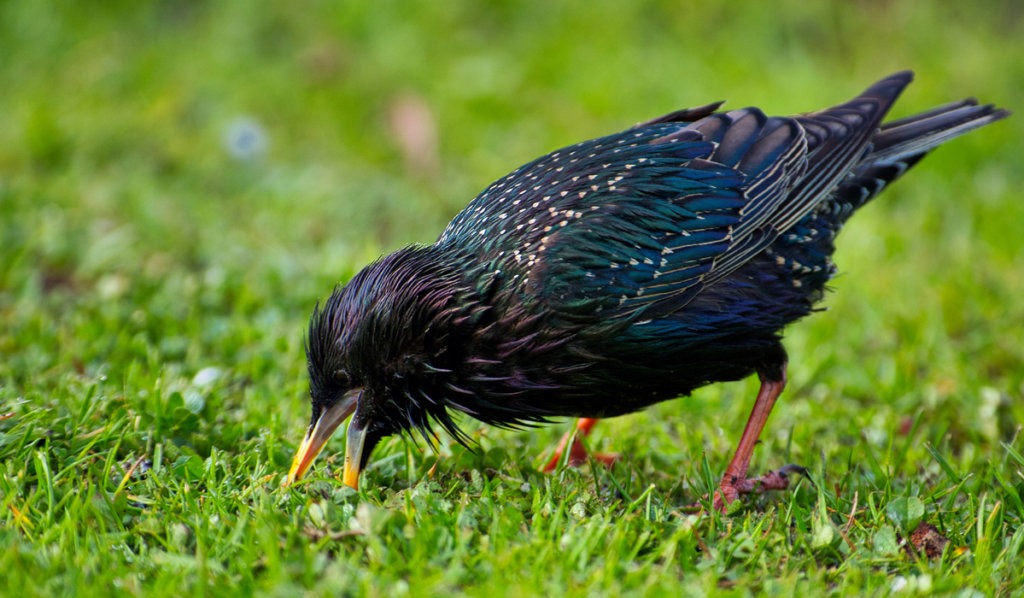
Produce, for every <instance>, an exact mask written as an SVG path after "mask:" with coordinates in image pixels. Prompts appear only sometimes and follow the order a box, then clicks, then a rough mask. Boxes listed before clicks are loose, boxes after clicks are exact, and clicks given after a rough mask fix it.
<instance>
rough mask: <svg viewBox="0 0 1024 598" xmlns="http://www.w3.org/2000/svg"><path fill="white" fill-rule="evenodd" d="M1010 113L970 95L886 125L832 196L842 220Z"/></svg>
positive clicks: (873, 138) (840, 220)
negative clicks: (940, 151) (935, 153)
mask: <svg viewBox="0 0 1024 598" xmlns="http://www.w3.org/2000/svg"><path fill="white" fill-rule="evenodd" d="M1009 115H1010V112H1009V111H1008V110H1004V109H1001V108H996V107H995V106H993V105H991V104H985V105H978V102H977V100H975V99H974V98H967V99H964V100H961V101H959V102H952V103H949V104H945V105H942V106H938V107H936V108H933V109H931V110H928V111H926V112H922V113H920V114H915V115H913V116H908V117H906V118H901V119H898V120H893V121H889V122H887V123H885V124H883V125H882V127H881V129H879V131H878V133H876V134H875V136H874V137H872V138H871V150H870V151H868V153H867V154H866V155H865V156H864V158H862V159H861V161H860V163H859V164H858V165H857V166H856V167H854V168H853V169H851V171H850V175H849V176H848V177H847V178H846V180H844V181H843V182H842V183H840V184H839V186H838V187H836V190H835V191H834V192H833V194H832V198H831V201H832V202H834V204H836V205H835V206H834V208H833V209H837V211H838V215H839V222H840V223H841V222H843V221H845V220H846V219H847V218H849V216H850V215H851V214H853V212H855V211H856V210H857V208H859V207H861V206H862V205H864V204H865V203H867V202H868V201H870V200H871V198H873V197H875V196H876V195H878V194H879V193H881V192H882V190H883V189H885V188H886V187H887V186H888V185H889V184H890V183H892V182H893V181H895V180H896V179H898V178H899V177H901V176H903V173H905V172H906V171H907V170H909V169H910V168H911V167H913V166H914V165H915V164H917V163H918V162H919V161H920V160H921V159H922V158H924V156H925V155H926V154H927V153H928V152H930V151H931V150H933V149H935V148H936V147H938V146H940V145H942V144H943V143H945V142H947V141H949V140H950V139H953V138H954V137H959V136H960V135H963V134H964V133H967V132H969V131H973V130H974V129H977V128H979V127H983V126H985V125H987V124H989V123H992V122H995V121H997V120H1000V119H1003V118H1006V117H1007V116H1009Z"/></svg>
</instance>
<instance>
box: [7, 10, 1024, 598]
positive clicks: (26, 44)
mask: <svg viewBox="0 0 1024 598" xmlns="http://www.w3.org/2000/svg"><path fill="white" fill-rule="evenodd" d="M359 4H360V3H328V2H324V3H317V5H313V6H309V7H308V8H306V9H302V10H297V9H296V7H295V6H294V5H292V4H289V3H283V2H282V3H245V2H224V3H201V2H181V1H178V2H161V3H150V4H144V3H133V2H119V3H113V4H104V5H103V6H100V5H96V4H94V3H88V4H81V5H80V4H73V3H72V4H65V6H64V7H63V10H57V9H56V8H53V7H48V5H47V4H46V3H26V2H13V3H4V4H3V5H2V6H0V47H3V48H5V49H6V50H5V51H4V54H5V56H4V58H3V60H2V61H0V89H3V92H2V93H0V114H2V115H3V118H2V119H0V322H2V324H0V467H2V479H0V570H2V571H4V574H3V575H2V576H0V594H12V593H14V592H18V593H19V595H54V594H83V595H92V594H96V593H98V592H109V591H111V590H113V591H115V592H116V593H118V594H129V595H130V594H138V595H147V596H153V595H164V594H166V595H175V596H177V595H181V594H182V593H195V594H202V593H206V592H209V593H222V592H225V591H234V592H239V593H242V594H257V593H258V594H273V595H282V594H285V593H293V592H303V593H309V594H313V595H353V594H356V595H358V594H369V595H396V594H403V593H407V594H412V595H437V594H446V595H458V594H465V595H487V596H498V595H502V596H504V595H510V596H511V595H523V594H538V595H568V596H594V595H613V596H614V595H635V594H661V593H664V592H672V593H673V594H675V595H679V594H680V593H681V594H682V595H705V594H718V593H725V594H736V595H747V594H755V593H764V594H779V595H793V594H794V593H796V592H801V593H805V594H811V595H818V594H824V593H831V594H834V595H851V596H853V595H856V596H860V595H864V594H874V595H886V594H888V593H890V592H897V591H899V592H905V593H914V592H918V593H928V592H938V593H941V594H952V595H961V596H974V595H996V594H1009V593H1012V591H1013V590H1015V589H1016V590H1019V588H1020V587H1021V586H1022V584H1024V573H1022V570H1021V568H1020V567H1019V564H1015V563H1016V561H1017V560H1018V559H1019V558H1020V553H1021V551H1022V548H1024V528H1022V518H1024V497H1022V490H1024V479H1022V471H1024V456H1022V453H1024V441H1022V439H1021V438H1020V428H1019V422H1021V421H1024V401H1022V398H1024V368H1022V365H1021V364H1022V363H1024V344H1022V342H1021V339H1024V301H1022V300H1021V297H1022V296H1024V241H1022V239H1024V234H1022V232H1024V225H1022V224H1021V223H1022V222H1024V203H1022V202H1021V201H1020V199H1019V196H1018V190H1019V189H1020V188H1022V186H1024V161H1022V158H1021V156H1024V142H1022V141H1021V140H1022V139H1024V119H1022V115H1020V114H1018V115H1017V116H1015V117H1013V118H1011V119H1010V120H1008V121H1005V122H1002V123H999V124H996V125H993V126H991V127H988V128H986V129H984V130H981V131H977V132H975V133H972V134H971V135H970V136H968V137H967V138H964V139H959V140H957V141H955V142H953V143H950V144H949V145H948V146H946V147H943V148H942V149H940V150H938V151H937V152H935V154H934V155H933V156H930V157H928V158H927V159H926V160H925V161H924V162H923V163H922V164H921V165H920V166H918V167H917V168H915V170H914V171H913V172H912V173H911V174H910V175H908V176H907V177H906V179H905V180H903V181H901V182H899V183H898V184H897V185H895V186H894V187H893V188H892V189H890V190H889V191H887V192H886V193H885V195H883V196H882V197H881V198H879V200H877V202H876V203H874V204H872V205H871V206H869V207H868V208H866V209H865V210H864V211H863V212H862V213H861V214H859V215H858V216H857V217H856V218H854V220H853V221H852V223H851V225H850V226H849V227H848V228H847V230H845V231H844V233H843V235H842V237H841V238H840V240H839V246H840V248H839V252H838V254H837V256H836V261H837V263H838V264H839V266H840V269H841V272H842V274H841V276H839V277H838V278H837V279H836V280H835V281H834V283H833V288H834V291H835V292H833V293H830V294H829V296H828V298H827V300H826V307H827V311H824V312H823V313H818V314H815V315H813V316H812V317H810V318H808V319H807V320H806V321H803V322H801V323H799V324H797V325H795V326H793V327H792V328H791V329H790V330H789V331H788V333H787V340H786V346H787V348H788V350H789V354H790V357H791V367H790V376H789V378H790V381H791V383H790V386H789V388H787V390H786V392H785V394H784V395H783V397H782V399H781V400H780V402H779V405H778V406H777V408H776V411H775V413H774V414H773V416H772V418H771V419H770V420H769V423H768V427H767V430H766V433H765V434H764V436H763V438H762V443H761V444H760V445H759V447H758V449H757V451H756V453H755V457H754V463H753V470H754V471H764V470H766V469H770V468H774V467H778V466H781V465H783V464H785V463H790V462H795V463H800V464H803V465H805V466H807V467H808V468H809V470H810V472H811V475H810V480H803V481H800V482H798V483H797V484H796V485H795V487H794V488H793V490H792V491H791V492H787V493H781V494H775V495H771V496H765V497H761V498H757V499H754V500H751V501H748V502H747V503H746V504H745V505H743V506H741V507H739V508H738V510H736V511H734V512H732V513H729V514H726V515H718V514H713V513H703V514H700V513H692V512H687V511H685V510H684V507H685V506H686V505H688V504H690V503H692V502H694V501H698V500H700V499H701V497H702V496H704V495H705V494H706V493H707V492H708V490H709V489H711V488H712V487H713V486H714V483H715V481H716V476H717V475H718V474H719V472H721V471H722V470H723V469H724V467H725V464H726V463H727V462H728V459H729V457H730V455H731V450H732V447H733V446H734V444H735V442H736V441H737V440H738V438H739V434H740V432H741V430H742V425H743V422H744V420H745V419H746V416H747V413H748V411H749V409H750V405H751V401H752V400H753V396H754V393H755V392H756V380H749V381H745V382H740V383H734V384H726V385H718V386H714V387H711V388H707V389H703V390H701V391H699V392H697V393H696V394H694V395H693V396H692V397H690V398H687V399H683V400H679V401H672V402H668V403H665V404H662V405H659V406H657V407H656V408H653V409H651V410H649V411H647V412H645V413H641V414H636V415H632V416H627V417H623V418H618V419H615V420H611V421H607V422H604V423H602V424H601V425H599V426H598V427H597V428H596V429H595V432H594V435H593V436H592V437H591V438H590V439H589V443H590V445H591V446H592V447H594V448H596V449H598V450H602V451H608V452H617V453H620V454H621V455H622V456H623V458H622V459H621V460H620V461H619V462H618V464H616V465H615V466H614V467H613V468H612V469H610V470H605V469H604V468H602V467H599V466H585V467H582V468H579V469H568V468H566V469H560V470H558V471H557V472H555V473H554V474H551V475H544V474H541V473H538V471H537V469H538V467H539V466H541V465H542V464H543V463H544V460H545V457H546V456H547V455H545V453H544V451H545V448H546V447H550V446H552V445H553V444H554V443H555V442H556V440H557V439H558V438H559V436H560V435H561V433H562V432H563V431H564V430H565V429H567V427H568V425H569V423H568V422H566V423H565V424H564V425H562V426H554V427H547V428H541V429H535V430H527V431H520V432H508V431H499V430H495V429H487V428H483V427H482V426H476V425H475V424H474V423H473V422H471V421H464V422H463V423H464V425H465V426H466V427H467V429H469V430H472V431H473V434H474V438H475V439H476V440H477V441H478V445H477V447H476V449H475V450H474V451H472V452H471V451H467V450H465V449H463V448H461V447H459V446H458V445H453V444H451V443H449V442H448V441H447V440H446V439H442V440H443V442H442V446H441V448H440V451H439V452H438V453H434V452H432V451H430V450H429V449H427V448H425V447H423V446H422V445H415V444H411V443H408V444H407V443H405V442H403V441H402V440H400V439H393V440H389V441H387V442H385V443H384V444H383V445H381V446H380V447H379V448H378V449H377V450H376V451H375V453H374V459H373V461H372V463H371V466H370V467H369V468H368V470H367V471H366V472H365V474H364V477H363V480H362V488H361V489H360V491H359V492H354V491H352V490H350V489H348V488H346V487H344V486H343V485H342V484H341V482H340V480H339V477H338V474H339V473H340V465H341V463H340V458H339V456H338V455H339V453H340V452H341V451H343V444H344V441H343V439H342V438H341V435H339V438H338V439H337V440H336V441H334V442H332V443H331V445H329V447H328V449H327V451H326V452H325V454H324V455H323V456H322V457H321V459H320V461H318V463H317V464H316V465H315V466H314V469H313V472H312V474H311V475H310V477H309V478H308V481H304V482H303V483H301V484H299V485H298V486H296V487H293V488H290V489H282V488H281V487H280V482H281V480H282V479H283V477H284V475H285V473H286V472H287V469H288V465H289V462H290V459H291V456H292V453H293V451H294V449H295V447H296V446H297V444H298V443H299V441H300V440H301V438H302V434H303V432H304V430H305V426H306V425H307V424H308V418H309V406H308V403H307V401H308V395H307V387H306V380H305V372H304V368H305V361H304V355H303V337H304V332H305V326H306V322H307V318H308V317H309V314H310V313H311V311H312V308H313V305H314V304H315V302H316V301H317V299H321V298H324V297H325V296H326V295H327V294H328V293H329V291H330V290H331V288H332V287H333V285H335V284H336V283H338V282H339V281H344V280H346V279H347V278H348V277H350V276H351V275H352V274H353V273H354V271H355V270H357V269H358V268H359V267H361V266H362V265H363V264H365V263H367V262H368V261H370V260H372V259H373V258H375V257H377V256H378V255H379V254H380V253H381V252H383V251H388V250H391V249H395V248H397V247H399V246H401V245H404V244H407V243H410V242H429V241H431V240H432V239H433V238H435V237H436V235H437V234H439V233H440V231H441V230H442V228H443V227H444V224H445V223H446V222H447V220H448V219H449V218H450V217H451V216H452V215H454V214H455V212H457V211H458V210H459V209H460V208H461V207H462V206H463V205H465V203H467V202H468V201H469V199H470V198H471V197H472V196H473V195H474V194H475V193H476V192H477V191H479V190H480V189H482V188H484V187H485V186H486V185H487V184H488V183H489V182H490V181H491V180H493V179H495V178H497V177H499V176H502V175H504V174H505V173H506V172H508V171H509V170H511V169H513V168H514V167H516V166H518V165H519V164H521V163H523V162H525V161H527V160H529V159H532V158H534V157H535V156H537V155H540V154H541V153H543V152H546V151H549V150H552V149H554V148H557V147H560V146H562V145H566V144H568V143H572V142H576V141H579V140H581V139H585V138H588V137H595V136H598V135H602V134H605V133H608V132H611V131H614V130H617V129H621V128H624V127H626V126H629V125H631V124H633V123H636V122H639V121H642V120H645V119H648V118H651V117H654V116H657V115H659V114H662V113H665V112H669V111H671V110H674V109H677V108H680V107H684V106H692V105H699V104H704V103H707V102H710V101H715V100H720V99H726V100H728V101H729V104H728V106H731V107H739V106H745V105H750V104H757V105H760V106H762V107H763V108H765V109H766V111H768V112H772V113H789V112H797V111H806V110H813V109H816V108H819V107H822V106H825V105H828V104H834V103H837V102H839V101H842V100H844V99H846V98H847V97H849V96H852V95H854V94H855V93H857V92H859V91H860V90H861V89H862V88H864V87H866V86H867V85H868V84H869V83H870V82H872V81H874V80H876V79H878V78H880V77H882V76H884V75H887V74H889V73H890V72H893V71H896V70H900V69H904V68H912V69H914V70H915V71H916V72H917V81H916V82H915V83H914V84H913V85H912V86H911V88H910V89H909V90H908V92H907V93H906V95H905V97H904V98H903V99H902V100H901V102H900V103H899V105H898V106H897V107H896V111H895V112H896V114H895V115H896V116H902V115H906V114H909V113H912V112H915V111H920V110H924V109H927V108H929V107H931V106H933V105H936V104H939V103H943V102H946V101H951V100H955V99H958V98H961V97H965V96H970V95H976V96H978V97H979V98H981V99H983V100H985V101H994V102H998V103H1000V104H1003V105H1006V106H1007V107H1009V108H1011V109H1016V110H1018V112H1019V111H1020V108H1021V106H1020V105H1019V104H1017V105H1015V102H1019V100H1020V84H1021V81H1024V13H1022V12H1021V9H1020V7H1019V6H1018V5H1017V3H1015V2H1010V1H1005V2H999V1H992V2H988V3H987V4H986V9H985V10H980V9H976V8H969V7H968V5H966V4H964V5H963V6H960V5H956V4H950V3H940V2H934V3H932V2H918V3H895V2H892V3H890V2H884V1H880V0H872V1H863V2H857V3H835V4H831V5H830V4H826V3H808V2H798V1H796V0H784V1H782V2H778V3H760V2H755V1H753V0H750V1H741V2H730V3H727V4H723V5H722V6H721V7H717V8H716V7H714V6H710V5H708V3H700V4H693V5H692V6H677V5H676V4H675V3H668V2H636V3H622V2H617V1H612V0H596V1H595V2H591V3H587V5H586V8H585V9H583V8H581V7H580V6H576V7H575V8H573V7H571V6H569V5H568V4H566V5H558V6H552V5H551V3H547V2H539V1H537V2H503V3H499V4H498V5H495V6H484V5H482V4H481V3H476V2H469V1H454V2H446V3H422V5H420V6H409V5H407V4H406V3H399V2H391V1H385V2H378V3H375V4H374V5H373V8H369V5H367V6H366V7H361V6H359ZM812 482H813V483H812ZM922 523H923V524H927V525H930V526H932V528H928V527H920V524H922ZM915 532H916V533H915ZM928 538H930V540H929V541H925V540H926V539H928ZM943 539H945V540H947V542H946V543H945V544H943V543H942V540H943ZM915 545H919V547H920V548H919V549H914V548H913V546H915ZM929 552H930V553H931V556H929V554H928V553H929Z"/></svg>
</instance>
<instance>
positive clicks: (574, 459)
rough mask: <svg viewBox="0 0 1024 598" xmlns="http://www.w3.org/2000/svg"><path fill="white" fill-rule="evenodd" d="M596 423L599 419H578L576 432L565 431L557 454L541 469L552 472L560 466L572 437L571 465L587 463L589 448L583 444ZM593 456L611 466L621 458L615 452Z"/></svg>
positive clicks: (594, 454) (592, 454)
mask: <svg viewBox="0 0 1024 598" xmlns="http://www.w3.org/2000/svg"><path fill="white" fill-rule="evenodd" d="M596 423H597V419H596V418H592V417H581V418H580V419H578V420H576V431H575V433H573V432H572V431H569V432H566V433H565V436H563V437H562V440H561V441H560V442H559V443H558V448H556V449H555V454H554V455H552V457H551V459H550V460H549V461H548V462H547V464H546V465H545V466H544V467H542V468H541V471H543V472H544V473H551V472H552V471H554V470H555V469H556V468H557V467H558V464H559V463H560V462H561V461H562V455H564V454H565V447H566V445H568V444H569V440H570V439H572V446H571V447H569V465H571V466H572V467H577V466H579V465H583V464H584V463H586V462H587V449H586V447H585V446H583V439H584V438H586V437H587V436H589V435H590V430H591V429H592V428H593V427H594V424H596ZM591 456H592V457H593V458H594V459H596V460H598V461H600V462H601V463H604V464H605V465H607V466H609V467H611V465H612V463H615V461H616V460H617V459H618V458H619V456H618V455H615V454H610V455H609V454H602V453H591Z"/></svg>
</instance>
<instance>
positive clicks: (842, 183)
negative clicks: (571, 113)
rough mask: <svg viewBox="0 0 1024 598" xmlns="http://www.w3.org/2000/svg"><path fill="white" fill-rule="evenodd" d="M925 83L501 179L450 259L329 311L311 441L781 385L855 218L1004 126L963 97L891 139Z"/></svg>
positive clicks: (671, 129)
mask: <svg viewBox="0 0 1024 598" xmlns="http://www.w3.org/2000/svg"><path fill="white" fill-rule="evenodd" d="M910 78H911V77H910V74H909V73H899V74H897V75H893V76H892V77H889V78H887V79H884V80H882V81H880V82H878V83H876V84H875V85H874V86H872V87H871V88H869V89H868V90H867V91H865V93H864V94H862V95H860V96H858V97H857V98H854V99H853V100H851V101H850V102H848V103H846V104H842V105H840V106H837V107H834V108H830V109H827V110H823V111H820V112H815V113H810V114H804V115H799V116H794V117H766V116H765V115H764V114H763V113H762V112H761V111H760V110H758V109H756V108H745V109H741V110H734V111H731V112H719V111H717V110H718V108H719V104H711V105H708V106H703V107H700V108H695V109H689V110H682V111H678V112H675V113H672V114H669V115H667V116H664V117H661V118H658V119H655V120H652V121H650V122H647V123H644V124H641V125H638V126H636V127H634V128H631V129H628V130H626V131H623V132H621V133H616V134H613V135H609V136H607V137H602V138H599V139H595V140H591V141H585V142H582V143H578V144H576V145H573V146H570V147H567V148H564V149H561V150H558V151H556V152H553V153H551V154H548V155H546V156H543V157H541V158H539V159H537V160H535V161H533V162H530V163H529V164H526V165H525V166H522V167H521V168H519V169H517V170H516V171H514V172H512V173H511V174H509V175H508V176H506V177H504V178H502V179H500V180H498V181H496V182H495V183H493V184H492V185H490V186H489V187H488V188H487V189H486V190H484V191H483V192H482V193H481V194H480V195H479V196H477V197H476V198H475V199H474V200H473V201H472V202H471V203H470V204H469V206H468V207H466V209H464V210H463V211H462V212H460V213H459V214H458V215H457V216H456V217H455V218H454V219H453V220H452V222H451V223H450V224H449V225H448V227H447V228H446V229H445V231H444V233H443V234H442V235H441V237H440V238H439V239H438V241H437V242H436V243H435V244H433V245H429V246H412V247H407V248H405V249H402V250H399V251H397V252H395V253H393V254H390V255H388V256H385V257H384V258H382V259H380V260H379V261H377V262H375V263H374V264H371V265H370V266H367V267H366V268H365V269H364V270H363V271H362V272H360V273H359V274H357V275H356V276H355V277H354V278H353V279H352V280H351V281H349V282H348V284H346V285H345V286H344V287H340V288H338V289H336V290H335V292H334V293H333V294H332V295H331V297H330V298H329V299H328V300H327V302H326V303H325V304H324V305H323V306H322V307H321V308H318V309H317V310H316V311H315V313H314V315H313V318H312V321H311V324H310V330H309V341H308V342H309V346H308V356H309V371H310V378H311V391H312V392H311V394H312V404H313V423H314V424H316V422H317V420H318V417H319V416H320V414H321V413H322V412H323V411H324V410H325V409H327V408H328V407H330V406H331V405H332V404H333V402H336V401H337V400H339V397H341V396H342V395H343V394H344V393H346V392H348V391H350V390H351V389H353V388H356V389H361V390H360V392H359V394H358V400H357V401H356V402H355V405H354V409H355V414H354V416H353V419H352V422H351V423H350V427H351V426H354V427H355V428H356V429H358V430H363V431H365V437H366V439H365V442H366V447H367V448H366V450H365V451H364V452H363V453H362V454H361V457H360V458H359V461H360V463H358V464H354V466H356V467H361V466H362V465H363V464H364V463H365V462H366V459H367V457H368V455H369V452H370V450H372V448H373V446H374V444H376V442H377V441H378V440H379V439H380V438H381V437H383V436H386V435H388V434H391V433H395V432H402V431H407V430H410V429H419V430H421V431H422V432H423V433H424V435H426V436H428V437H429V427H430V425H431V422H432V421H436V422H440V423H441V424H442V426H443V427H444V428H446V429H447V430H448V431H450V432H451V433H453V434H454V435H455V436H456V437H457V438H460V439H463V438H464V437H463V436H462V434H461V432H460V431H459V429H458V428H457V427H456V425H455V424H454V422H453V420H452V419H451V417H450V412H452V411H458V412H463V413H466V414H469V415H471V416H473V417H475V418H477V419H479V420H481V421H483V422H486V423H489V424H495V425H503V426H515V425H519V424H523V423H530V422H539V421H545V420H547V419H548V418H550V417H554V416H580V417H607V416H614V415H621V414H625V413H629V412H633V411H636V410H639V409H642V408H644V407H646V406H648V405H651V404H653V403H655V402H658V401H663V400H666V399H671V398H674V397H678V396H681V395H686V394H688V393H690V392H691V391H692V390H694V389H696V388H698V387H700V386H703V385H705V384H708V383H712V382H718V381H727V380H737V379H740V378H744V377H746V376H749V375H750V374H752V373H755V372H756V373H758V374H759V375H761V377H762V380H768V381H771V380H775V381H781V380H783V377H784V368H785V362H786V354H785V351H784V349H783V348H782V345H781V344H780V331H781V330H782V329H783V328H784V327H785V326H786V325H787V324H789V323H791V322H793V321H794V320H797V319H799V318H801V317H803V316H805V315H807V314H808V313H810V312H811V311H812V310H813V308H814V305H815V303H816V302H818V301H819V300H820V299H821V297H822V295H823V292H824V289H825V285H826V283H827V281H828V280H829V278H830V277H831V276H832V275H833V274H834V272H835V266H834V265H833V263H832V261H831V255H832V253H833V251H834V239H835V236H836V234H837V233H838V231H839V229H840V228H841V227H842V225H843V223H844V222H845V221H846V219H847V218H848V217H849V216H850V215H851V214H853V213H854V212H855V211H856V209H857V208H859V207H860V206H862V205H863V204H864V203H865V202H866V201H868V200H869V199H871V198H872V197H874V196H875V195H876V194H877V193H878V192H879V191H881V190H882V188H884V187H885V186H886V185H887V184H888V183H890V182H891V181H893V180H894V179H896V178H898V177H899V176H900V175H902V174H903V173H904V172H905V171H906V170H907V169H908V168H909V167H911V166H912V165H914V164H915V163H916V162H917V161H918V160H920V159H921V157H923V156H924V154H925V153H927V152H928V151H929V150H931V149H932V148H934V147H935V146H937V145H939V144H940V143H942V142H944V141H946V140H948V139H950V138H952V137H955V136H957V135H960V134H962V133H965V132H967V131H969V130H972V129H974V128H977V127H980V126H982V125H984V124H987V123H989V122H992V121H994V120H997V119H999V118H1002V117H1003V116H1005V115H1006V113H1005V112H1004V111H1000V110H996V109H994V108H993V107H991V106H978V105H976V103H975V102H974V101H973V100H964V101H962V102H959V103H956V104H950V105H947V106H944V107H941V108H938V109H935V110H933V111H930V112H927V113H924V114H920V115H917V116H914V117H910V118H907V119H903V120H900V121H893V122H890V123H888V124H886V125H884V126H881V128H879V123H880V122H881V120H882V118H883V116H884V115H885V113H886V112H887V111H888V110H889V108H890V106H891V104H892V102H893V101H895V99H896V97H897V96H898V95H899V93H900V92H901V91H902V90H903V88H904V87H905V86H906V85H907V84H908V83H909V81H910ZM779 384H780V386H779V389H780V390H781V382H780V383H779ZM311 429H312V426H311ZM350 437H351V436H350Z"/></svg>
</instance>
